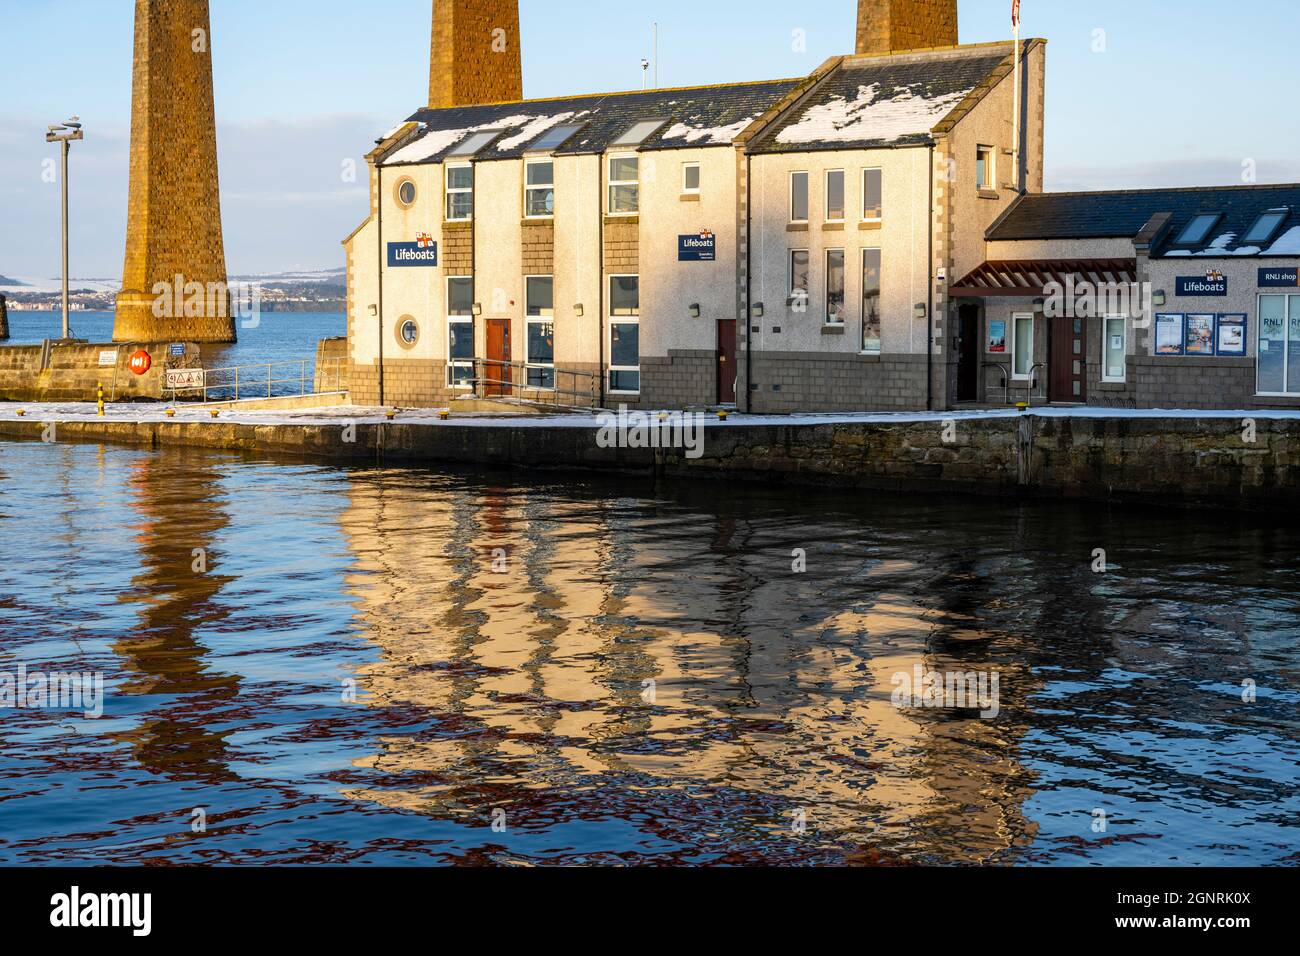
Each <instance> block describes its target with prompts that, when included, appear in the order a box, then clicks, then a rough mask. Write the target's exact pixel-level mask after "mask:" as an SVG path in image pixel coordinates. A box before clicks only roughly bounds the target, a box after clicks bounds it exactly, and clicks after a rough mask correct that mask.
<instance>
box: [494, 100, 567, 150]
mask: <svg viewBox="0 0 1300 956" xmlns="http://www.w3.org/2000/svg"><path fill="white" fill-rule="evenodd" d="M587 113H588V111H587V110H583V111H582V112H580V113H576V112H574V111H572V110H570V111H569V112H567V113H555V114H554V115H552V116H538V117H537V118H536V119H534V120H532V121H531V122H529V123H528V124H527V125H525V126H524V128H523V129H521V130H520V131H519V132H518V133H517V134H516V135H514V136H509V137H507V138H505V139H503V140H501V141H500V142H498V143H497V144H496V148H497V149H498V150H511V149H516V148H518V147H520V146H523V145H524V144H525V143H531V142H532V141H533V140H535V139H537V138H538V137H539V136H541V135H542V134H543V133H545V132H546V131H547V130H549V129H552V128H553V127H556V126H559V125H560V124H561V123H564V122H567V121H568V120H571V119H578V118H580V117H583V116H586V115H587Z"/></svg>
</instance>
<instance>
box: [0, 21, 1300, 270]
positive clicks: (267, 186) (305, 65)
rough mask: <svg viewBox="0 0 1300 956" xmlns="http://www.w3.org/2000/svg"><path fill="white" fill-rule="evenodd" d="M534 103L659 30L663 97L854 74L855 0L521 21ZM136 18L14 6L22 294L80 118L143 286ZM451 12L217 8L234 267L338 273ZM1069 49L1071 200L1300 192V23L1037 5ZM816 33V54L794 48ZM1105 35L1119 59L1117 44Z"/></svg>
mask: <svg viewBox="0 0 1300 956" xmlns="http://www.w3.org/2000/svg"><path fill="white" fill-rule="evenodd" d="M1010 7H1011V3H1010V0H962V2H961V8H960V9H961V39H962V42H965V43H970V42H980V41H987V40H999V39H1005V38H1007V37H1008V36H1009V34H1010V22H1009V21H1010ZM521 9H522V17H523V49H524V86H525V93H526V95H528V96H531V97H539V96H557V95H563V94H569V93H582V92H595V91H602V90H617V89H630V88H637V87H639V86H640V83H641V70H640V59H641V57H642V56H648V55H649V53H650V37H651V23H652V22H653V21H655V20H658V22H659V25H660V65H659V81H660V84H661V85H664V86H679V85H696V84H702V83H710V82H724V81H734V80H751V79H765V78H772V77H781V76H798V75H802V74H806V73H807V72H809V71H810V70H812V69H813V68H814V67H815V66H817V65H818V64H819V63H821V62H822V61H823V60H825V59H826V58H827V57H829V56H833V55H835V54H838V53H844V52H851V49H852V45H853V34H854V19H855V16H856V3H855V2H854V0H811V2H805V3H793V2H790V0H712V2H711V3H701V2H699V0H656V2H655V3H654V4H652V5H644V7H638V5H635V4H609V3H604V2H596V0H522V2H521ZM132 10H133V3H132V0H0V23H3V24H4V28H5V29H4V37H5V42H4V43H3V54H2V55H0V91H3V92H2V93H0V275H10V276H13V275H30V276H51V275H55V274H57V272H58V191H57V187H56V186H54V185H52V184H47V183H44V182H42V180H41V161H42V160H43V159H44V158H46V157H50V156H53V155H55V154H54V151H53V150H54V148H53V147H51V146H47V145H46V144H45V143H44V141H43V134H44V129H45V125H46V124H48V123H50V122H54V121H56V120H60V119H63V118H65V117H66V116H67V115H68V114H69V113H73V112H76V113H78V114H80V116H81V117H82V119H83V121H84V122H85V123H86V128H87V140H86V142H84V143H79V144H77V145H76V146H75V147H74V158H73V173H72V177H71V181H72V195H73V215H74V230H73V244H74V247H73V272H74V274H76V275H78V276H81V277H101V276H102V277H112V276H115V275H117V274H119V273H120V271H121V267H122V253H123V243H124V234H125V220H126V188H127V144H128V137H129V125H130V106H131V44H132V26H133V16H132ZM429 11H430V0H364V2H363V0H346V2H344V0H273V2H268V0H212V18H213V24H212V26H213V43H214V48H213V51H214V60H213V65H214V73H215V81H216V101H217V119H218V126H219V129H218V137H219V150H220V157H219V161H220V166H221V181H222V191H223V196H222V209H223V219H224V224H225V236H226V250H227V260H228V265H229V268H230V270H231V272H232V273H250V272H264V271H282V270H288V269H317V268H336V267H340V266H341V265H342V248H341V246H340V245H339V243H340V241H341V240H342V239H343V237H344V236H346V235H347V234H348V233H349V232H350V231H351V230H352V228H353V227H355V225H356V224H357V223H359V222H360V221H361V219H362V218H364V216H365V214H366V193H365V187H364V185H363V184H349V183H346V182H344V181H343V178H342V176H341V170H342V168H343V163H344V161H345V160H346V159H349V158H352V159H355V160H357V161H358V162H360V157H361V156H362V155H363V154H364V153H365V152H366V151H367V150H368V149H369V147H370V146H371V145H372V142H373V140H374V138H375V136H377V135H378V134H380V133H382V132H383V131H384V130H386V129H388V128H390V127H391V126H392V125H394V123H395V122H396V121H398V120H400V119H402V118H405V117H406V116H407V115H409V114H410V113H411V112H413V111H414V110H415V109H417V108H418V107H420V106H421V105H422V104H423V100H424V98H425V96H426V94H427V85H428V55H429V51H428V43H429ZM1023 16H1024V31H1025V35H1026V36H1041V37H1045V38H1047V39H1048V41H1049V47H1048V95H1047V183H1048V188H1049V189H1092V188H1124V187H1133V186H1146V185H1210V184H1221V183H1234V182H1239V181H1240V180H1241V170H1242V163H1243V161H1246V160H1252V161H1254V163H1255V168H1256V169H1257V175H1258V180H1259V181H1260V182H1296V181H1300V122H1297V118H1296V110H1295V107H1294V105H1293V101H1294V99H1295V91H1296V90H1297V89H1300V58H1297V57H1296V56H1295V38H1294V27H1295V26H1296V24H1297V22H1298V21H1300V15H1298V14H1297V8H1296V6H1295V0H1250V2H1247V3H1238V4H1233V5H1225V4H1223V3H1222V2H1217V0H1178V2H1174V0H1089V2H1087V3H1081V2H1065V0H1024V4H1023ZM795 30H803V31H806V36H807V44H806V46H807V50H806V52H803V53H796V52H795V51H794V50H793V48H792V42H791V38H792V33H793V31H795ZM1099 30H1100V31H1104V51H1096V50H1094V46H1096V45H1097V44H1098V40H1097V37H1098V34H1097V33H1096V31H1099Z"/></svg>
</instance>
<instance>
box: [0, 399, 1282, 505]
mask: <svg viewBox="0 0 1300 956" xmlns="http://www.w3.org/2000/svg"><path fill="white" fill-rule="evenodd" d="M1251 422H1253V425H1251V424H1250V423H1249V422H1243V420H1241V419H1238V418H1235V417H1233V418H1213V417H1207V418H1177V417H1169V418H1128V417H1116V418H1105V417H1091V416H1090V417H1056V416H1037V415H1033V414H1026V415H1021V416H1016V417H1010V416H1000V417H989V418H971V419H956V420H950V421H949V422H947V423H945V422H942V421H940V420H938V419H925V420H914V421H900V422H880V421H875V422H835V423H827V424H815V423H790V424H772V423H764V424H743V423H740V422H728V423H725V424H712V423H711V424H710V425H709V426H708V427H707V428H706V429H705V433H704V434H705V437H704V441H703V445H702V449H701V451H702V454H701V455H700V456H699V457H698V458H690V457H688V456H687V453H686V452H685V450H683V449H654V448H620V447H601V446H600V444H599V443H598V442H597V440H596V439H597V429H596V428H594V427H575V426H573V425H558V424H557V425H548V424H544V423H531V424H527V425H522V424H514V423H509V422H497V421H494V422H491V423H488V422H481V421H479V422H456V421H454V420H453V421H451V422H446V423H436V424H435V423H430V422H427V421H425V422H419V423H403V422H401V421H396V422H382V423H379V422H374V421H373V420H372V421H369V422H366V421H360V422H358V423H355V424H352V425H349V424H348V423H347V422H346V420H340V421H339V423H337V424H334V423H331V424H300V423H294V424H252V423H239V422H233V421H222V420H216V421H202V422H200V421H113V420H111V419H105V420H102V421H99V420H95V421H86V420H80V421H70V422H66V423H60V424H59V426H58V429H57V434H58V440H59V441H111V442H123V443H128V444H134V445H143V446H148V447H160V446H164V445H178V446H191V447H200V448H207V449H217V450H225V451H237V452H245V453H252V454H258V455H288V456H294V457H306V458H314V459H321V460H328V461H333V462H338V463H356V464H363V463H383V464H385V465H422V466H433V467H436V466H438V465H443V464H456V465H476V466H488V467H502V468H517V469H524V470H542V469H545V470H554V469H559V470H575V469H578V470H594V471H607V472H617V473H627V474H640V475H645V476H656V475H657V476H664V477H673V478H706V479H713V480H722V481H747V482H763V483H770V484H784V485H814V486H816V485H820V486H835V487H848V488H863V489H880V490H889V491H901V492H915V491H950V492H961V493H973V494H982V495H1006V496H1030V497H1063V498H1082V499H1093V500H1105V501H1143V502H1150V503H1153V504H1158V505H1162V506H1174V507H1178V506H1197V505H1200V504H1203V503H1215V504H1217V505H1219V506H1227V507H1230V508H1244V509H1254V508H1264V507H1270V506H1273V505H1276V504H1278V503H1293V502H1295V501H1297V500H1300V479H1298V477H1297V476H1300V470H1298V469H1297V467H1296V466H1297V465H1300V461H1298V459H1300V420H1296V419H1286V418H1276V419H1270V418H1263V417H1261V418H1258V419H1252V420H1251ZM949 426H951V427H949ZM42 431H43V423H42V422H40V421H37V420H34V419H32V418H29V419H23V420H18V421H15V420H4V421H0V437H8V438H28V439H37V440H39V439H40V437H41V435H42Z"/></svg>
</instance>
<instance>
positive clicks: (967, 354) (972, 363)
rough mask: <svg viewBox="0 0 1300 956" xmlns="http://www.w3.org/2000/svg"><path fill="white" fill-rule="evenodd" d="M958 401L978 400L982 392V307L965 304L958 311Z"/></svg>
mask: <svg viewBox="0 0 1300 956" xmlns="http://www.w3.org/2000/svg"><path fill="white" fill-rule="evenodd" d="M958 318H959V320H960V321H959V322H958V333H957V334H958V344H957V401H959V402H974V401H978V400H979V397H980V394H979V388H980V309H979V306H977V305H963V306H962V307H961V310H960V312H959V313H958Z"/></svg>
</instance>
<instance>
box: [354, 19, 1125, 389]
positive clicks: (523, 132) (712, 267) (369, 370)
mask: <svg viewBox="0 0 1300 956" xmlns="http://www.w3.org/2000/svg"><path fill="white" fill-rule="evenodd" d="M1019 49H1020V57H1021V64H1020V66H1021V68H1020V70H1019V71H1018V75H1019V79H1020V94H1021V95H1020V102H1021V104H1022V108H1021V110H1020V113H1019V115H1020V123H1019V125H1020V130H1019V135H1017V130H1016V129H1015V128H1014V127H1015V126H1016V123H1014V122H1013V117H1014V116H1016V115H1017V114H1016V106H1015V104H1016V96H1015V78H1016V76H1017V70H1016V68H1015V67H1016V62H1015V54H1014V47H1013V45H1012V44H1011V43H994V44H977V45H968V46H955V47H944V48H936V49H928V50H923V51H917V52H909V53H896V54H874V55H872V54H868V55H857V56H847V57H839V58H835V59H832V60H830V61H828V62H827V63H825V64H823V65H822V66H821V67H820V68H819V69H818V70H816V71H815V72H813V73H812V74H811V75H810V76H807V77H804V78H798V79H784V80H773V81H766V82H755V83H740V84H731V85H723V86H708V87H698V88H689V89H662V90H651V91H641V92H632V93H613V94H595V95H590V96H576V97H570V98H565V99H553V100H523V101H518V102H508V103H491V104H485V105H473V106H456V107H449V108H443V109H423V110H420V111H419V112H417V113H416V114H414V115H413V116H412V117H411V118H410V119H409V120H408V121H407V122H406V123H404V124H403V125H401V126H400V127H398V128H397V129H396V130H394V131H393V133H392V134H391V135H389V136H387V137H385V138H384V139H383V140H381V141H380V142H379V144H378V146H377V148H376V149H375V150H374V151H373V152H372V153H371V154H370V155H369V156H368V157H367V160H368V164H369V176H370V184H371V210H370V215H369V217H368V218H367V219H366V221H365V222H364V223H362V225H361V226H360V227H359V228H358V229H357V231H356V232H354V233H353V234H352V236H350V237H349V238H348V239H347V240H346V242H345V249H346V253H347V267H348V350H349V372H350V386H351V392H352V396H353V400H354V401H355V402H356V403H357V404H387V405H401V406H447V405H449V404H451V403H452V402H454V401H455V400H456V399H457V398H463V397H466V396H471V395H473V396H478V397H486V398H492V397H501V396H509V397H511V398H516V399H524V400H535V401H542V402H555V403H557V404H562V405H577V406H599V407H617V406H619V405H623V404H626V405H628V406H630V407H639V408H645V409H659V408H662V409H672V408H698V407H713V406H735V407H739V408H740V409H742V410H747V411H753V412H777V413H783V412H799V411H861V410H866V409H886V410H908V409H924V408H927V407H930V408H944V407H948V406H949V405H951V404H953V403H955V402H956V401H957V398H958V395H957V389H958V383H959V345H960V335H959V328H958V326H957V324H956V320H957V317H958V306H957V305H956V300H954V299H953V298H952V295H951V294H950V290H949V288H948V286H949V284H950V281H951V280H952V279H953V278H954V277H957V276H965V275H967V274H969V273H972V272H974V271H976V270H977V269H978V268H979V267H980V266H981V265H982V264H984V263H985V262H986V261H987V260H988V258H989V256H988V255H987V250H986V233H987V232H988V230H989V229H990V228H991V227H992V226H993V225H994V224H995V223H997V222H999V221H1003V222H1006V221H1007V219H1006V216H1007V214H1008V213H1009V212H1010V211H1011V210H1012V209H1013V207H1014V206H1015V205H1016V204H1017V201H1018V200H1021V197H1022V195H1023V194H1024V193H1026V192H1028V193H1036V192H1040V191H1041V190H1042V182H1043V88H1044V71H1045V56H1046V44H1045V43H1044V42H1043V41H1041V40H1030V41H1026V42H1024V43H1022V44H1021V45H1020V48H1019ZM1017 146H1019V149H1018V150H1017V148H1016V147H1017ZM1130 255H1131V253H1130ZM980 301H981V302H983V300H980ZM992 307H993V305H992V304H991V303H990V304H988V305H983V304H981V305H980V306H979V315H978V318H977V321H978V322H981V323H982V322H983V321H984V319H985V316H986V314H987V315H991V314H992V313H991V312H990V311H989V309H991V308H992ZM997 307H998V308H1001V306H1000V305H999V306H997ZM981 329H982V326H981ZM980 334H983V332H982V331H981V333H980Z"/></svg>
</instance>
